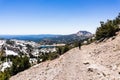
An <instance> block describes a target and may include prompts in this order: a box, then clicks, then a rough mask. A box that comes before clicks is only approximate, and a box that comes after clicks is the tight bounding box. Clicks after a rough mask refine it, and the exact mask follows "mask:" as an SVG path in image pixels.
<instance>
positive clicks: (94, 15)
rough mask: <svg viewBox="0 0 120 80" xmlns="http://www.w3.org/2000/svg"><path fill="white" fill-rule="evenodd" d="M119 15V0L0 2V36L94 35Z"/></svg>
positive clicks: (0, 0)
mask: <svg viewBox="0 0 120 80" xmlns="http://www.w3.org/2000/svg"><path fill="white" fill-rule="evenodd" d="M119 12H120V0H0V34H71V33H75V32H77V31H79V30H87V31H90V32H92V33H94V32H95V30H96V28H97V27H99V25H100V24H99V22H100V21H106V20H107V19H114V18H115V17H116V16H117V15H118V13H119Z"/></svg>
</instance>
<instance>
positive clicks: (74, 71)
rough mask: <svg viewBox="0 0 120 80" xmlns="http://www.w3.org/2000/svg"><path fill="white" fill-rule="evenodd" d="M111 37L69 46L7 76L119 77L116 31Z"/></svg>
mask: <svg viewBox="0 0 120 80" xmlns="http://www.w3.org/2000/svg"><path fill="white" fill-rule="evenodd" d="M114 38H115V39H114ZM114 38H110V39H108V40H105V41H103V42H101V43H92V44H90V45H84V46H82V49H81V50H79V49H78V48H74V49H71V50H70V51H68V52H67V53H65V54H64V55H62V56H60V57H59V58H58V59H55V60H52V61H47V62H43V63H40V64H38V65H35V66H33V67H31V68H30V69H28V70H25V71H23V72H21V73H18V74H17V75H15V76H13V77H11V78H10V80H120V33H118V35H117V36H115V37H114Z"/></svg>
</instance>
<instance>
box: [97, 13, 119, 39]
mask: <svg viewBox="0 0 120 80" xmlns="http://www.w3.org/2000/svg"><path fill="white" fill-rule="evenodd" d="M100 23H101V27H99V28H97V30H96V40H100V39H105V38H109V37H112V36H115V33H116V32H117V31H119V25H120V13H119V15H118V17H116V19H114V20H107V22H106V23H104V22H103V21H101V22H100Z"/></svg>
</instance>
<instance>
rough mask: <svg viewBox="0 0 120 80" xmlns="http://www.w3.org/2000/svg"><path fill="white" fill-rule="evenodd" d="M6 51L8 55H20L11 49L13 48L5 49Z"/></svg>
mask: <svg viewBox="0 0 120 80" xmlns="http://www.w3.org/2000/svg"><path fill="white" fill-rule="evenodd" d="M5 53H6V56H8V55H14V56H17V55H18V53H16V52H14V51H11V50H5Z"/></svg>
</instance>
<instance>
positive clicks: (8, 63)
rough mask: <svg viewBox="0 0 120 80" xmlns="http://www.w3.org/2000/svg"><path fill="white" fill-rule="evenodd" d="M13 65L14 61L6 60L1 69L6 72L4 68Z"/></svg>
mask: <svg viewBox="0 0 120 80" xmlns="http://www.w3.org/2000/svg"><path fill="white" fill-rule="evenodd" d="M11 65H12V62H4V63H3V64H2V69H1V71H2V72H4V70H5V69H6V68H9V67H11Z"/></svg>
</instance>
